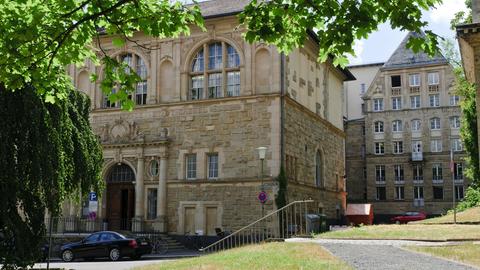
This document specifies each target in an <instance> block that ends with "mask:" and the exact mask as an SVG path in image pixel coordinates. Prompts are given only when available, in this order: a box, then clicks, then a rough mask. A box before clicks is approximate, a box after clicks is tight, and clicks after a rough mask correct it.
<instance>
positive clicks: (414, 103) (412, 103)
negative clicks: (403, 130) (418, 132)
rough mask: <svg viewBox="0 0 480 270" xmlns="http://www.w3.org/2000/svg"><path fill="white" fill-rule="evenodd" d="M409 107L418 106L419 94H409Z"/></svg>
mask: <svg viewBox="0 0 480 270" xmlns="http://www.w3.org/2000/svg"><path fill="white" fill-rule="evenodd" d="M410 108H412V109H418V108H420V96H410Z"/></svg>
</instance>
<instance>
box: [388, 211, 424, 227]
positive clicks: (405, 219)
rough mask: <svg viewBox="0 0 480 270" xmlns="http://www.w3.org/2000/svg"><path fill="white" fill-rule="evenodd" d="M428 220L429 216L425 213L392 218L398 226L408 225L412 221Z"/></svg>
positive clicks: (411, 213) (406, 214)
mask: <svg viewBox="0 0 480 270" xmlns="http://www.w3.org/2000/svg"><path fill="white" fill-rule="evenodd" d="M426 218H427V215H426V214H425V213H424V212H406V213H405V214H403V215H401V216H396V217H393V218H391V219H390V220H391V221H392V222H395V223H397V224H402V223H404V224H405V223H408V222H410V221H416V220H424V219H426Z"/></svg>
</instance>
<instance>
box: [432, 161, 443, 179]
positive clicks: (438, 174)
mask: <svg viewBox="0 0 480 270" xmlns="http://www.w3.org/2000/svg"><path fill="white" fill-rule="evenodd" d="M432 179H433V180H443V174H442V164H440V163H435V164H433V166H432Z"/></svg>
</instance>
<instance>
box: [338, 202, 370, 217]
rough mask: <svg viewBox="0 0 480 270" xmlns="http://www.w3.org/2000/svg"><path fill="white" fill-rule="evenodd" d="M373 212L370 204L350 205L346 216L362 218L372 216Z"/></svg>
mask: <svg viewBox="0 0 480 270" xmlns="http://www.w3.org/2000/svg"><path fill="white" fill-rule="evenodd" d="M371 211H372V205H371V204H369V203H357V204H352V203H351V204H348V205H347V211H345V215H346V216H362V215H370V213H371Z"/></svg>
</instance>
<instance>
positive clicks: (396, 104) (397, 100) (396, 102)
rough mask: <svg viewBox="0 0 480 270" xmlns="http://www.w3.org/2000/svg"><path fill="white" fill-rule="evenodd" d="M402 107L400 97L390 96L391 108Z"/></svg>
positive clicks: (398, 108)
mask: <svg viewBox="0 0 480 270" xmlns="http://www.w3.org/2000/svg"><path fill="white" fill-rule="evenodd" d="M400 109H402V98H401V97H392V110H400Z"/></svg>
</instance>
